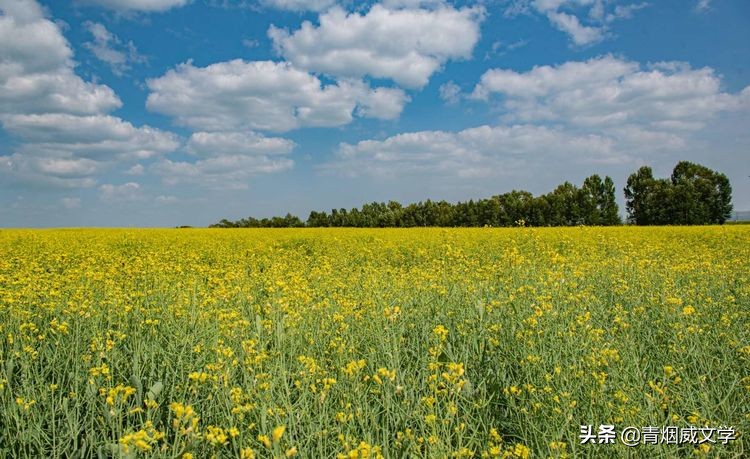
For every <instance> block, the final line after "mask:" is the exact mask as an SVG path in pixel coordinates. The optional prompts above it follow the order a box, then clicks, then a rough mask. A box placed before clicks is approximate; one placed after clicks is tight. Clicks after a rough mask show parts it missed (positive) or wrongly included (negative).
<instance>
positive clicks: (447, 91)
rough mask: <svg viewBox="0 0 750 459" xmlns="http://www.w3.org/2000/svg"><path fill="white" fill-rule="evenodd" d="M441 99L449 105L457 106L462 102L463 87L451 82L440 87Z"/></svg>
mask: <svg viewBox="0 0 750 459" xmlns="http://www.w3.org/2000/svg"><path fill="white" fill-rule="evenodd" d="M439 91H440V98H441V99H443V101H445V103H447V104H451V105H452V104H457V103H458V101H459V100H461V87H460V86H458V85H457V84H456V83H454V82H452V81H449V82H447V83H444V84H442V85H440V89H439Z"/></svg>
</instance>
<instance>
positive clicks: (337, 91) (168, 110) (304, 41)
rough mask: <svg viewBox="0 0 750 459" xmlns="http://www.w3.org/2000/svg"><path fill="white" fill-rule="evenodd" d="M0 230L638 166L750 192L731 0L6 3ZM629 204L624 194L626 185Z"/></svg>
mask: <svg viewBox="0 0 750 459" xmlns="http://www.w3.org/2000/svg"><path fill="white" fill-rule="evenodd" d="M0 14H1V15H0V126H2V128H1V129H0V227H14V226H21V227H49V226H176V225H184V224H186V225H196V226H204V225H207V224H209V223H212V222H215V221H218V220H219V219H221V218H230V219H236V218H241V217H245V216H250V215H252V216H258V217H263V216H270V215H275V214H284V213H286V212H292V213H296V214H298V215H300V216H301V217H302V218H305V217H306V216H307V214H308V213H309V211H310V210H329V209H331V208H334V207H335V208H341V207H346V208H351V207H354V206H360V205H361V204H363V203H365V202H371V201H388V200H391V199H394V200H398V201H401V202H403V203H407V202H413V201H418V200H425V199H428V198H430V199H447V200H450V201H457V200H466V199H470V198H482V197H488V196H492V195H495V194H500V193H503V192H507V191H510V190H512V189H525V190H529V191H531V192H533V193H535V194H537V193H544V192H548V191H551V190H552V189H553V188H554V187H555V186H556V185H558V184H560V183H562V182H564V181H571V182H573V183H577V184H580V183H581V182H582V180H583V178H584V177H586V176H588V175H591V174H593V173H598V174H600V175H610V176H611V177H612V178H613V179H614V181H615V184H616V186H617V189H618V194H620V195H621V194H622V193H621V190H622V187H623V186H624V184H625V180H626V179H627V176H628V175H629V174H630V173H631V172H632V171H634V170H635V169H636V168H637V167H639V166H641V165H644V164H646V165H650V166H652V167H653V169H654V171H655V173H656V174H657V175H659V176H668V175H669V173H670V172H671V168H672V167H673V166H674V164H675V163H676V162H677V161H679V160H683V159H685V160H691V161H695V162H699V163H702V164H704V165H706V166H708V167H711V168H714V169H717V170H719V171H721V172H724V173H726V174H727V175H728V176H729V178H730V180H731V182H732V186H733V189H734V204H735V209H736V210H748V209H750V178H749V177H748V175H750V167H749V166H750V161H749V160H748V147H750V133H748V129H747V127H748V126H750V50H749V48H748V46H747V43H750V31H749V30H748V28H747V27H746V25H747V23H748V20H749V19H750V3H748V2H747V1H744V0H736V1H720V0H713V1H707V0H696V1H692V0H690V1H688V0H684V1H677V0H674V1H671V0H664V1H651V2H640V1H617V0H512V1H503V0H496V1H492V0H486V1H468V0H467V1H460V2H449V1H441V0H425V1H420V0H382V1H379V2H351V1H336V0H311V1H302V0H247V1H229V0H80V1H72V2H52V1H39V2H37V1H34V0H0ZM619 199H620V204H621V206H622V204H623V203H622V197H621V196H619Z"/></svg>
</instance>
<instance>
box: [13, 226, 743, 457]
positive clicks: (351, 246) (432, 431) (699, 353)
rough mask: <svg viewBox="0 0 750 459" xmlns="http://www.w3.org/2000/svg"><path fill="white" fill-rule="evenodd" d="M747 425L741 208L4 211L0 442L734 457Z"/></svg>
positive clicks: (198, 452)
mask: <svg viewBox="0 0 750 459" xmlns="http://www.w3.org/2000/svg"><path fill="white" fill-rule="evenodd" d="M582 425H584V426H586V425H591V426H593V429H594V430H593V432H594V434H596V433H597V427H598V426H600V425H614V426H615V427H616V429H618V432H619V431H620V429H622V428H623V427H625V426H637V427H639V428H642V427H645V426H651V427H657V428H659V429H661V428H663V427H666V426H675V427H677V428H680V429H685V428H690V427H696V428H698V429H700V428H707V427H711V428H716V429H719V428H725V429H726V428H729V427H731V428H732V429H734V431H735V432H736V435H735V437H736V438H734V439H732V440H731V441H725V442H722V441H715V440H716V439H717V438H716V437H714V438H713V440H714V441H715V442H710V441H705V442H703V443H699V442H695V443H691V442H689V441H680V442H678V444H673V443H664V442H663V443H661V444H657V445H652V444H646V445H640V446H637V447H628V446H626V445H624V444H622V443H621V442H620V441H619V438H618V439H617V441H616V442H615V443H614V444H612V443H608V442H605V443H602V444H599V443H594V444H592V443H591V442H587V443H585V444H582V443H581V441H582V436H581V432H582V431H581V426H582ZM749 434H750V226H744V227H743V226H725V227H692V228H633V227H621V228H566V229H536V228H514V229H487V228H477V229H393V230H391V229H386V230H356V229H335V230H328V229H292V230H49V231H25V230H3V231H0V457H9V458H10V457H19V458H41V457H75V458H78V457H81V458H116V457H121V458H135V457H155V458H210V457H217V458H223V457H232V458H234V457H238V458H253V457H258V458H271V457H274V458H284V457H304V458H379V457H385V458H412V457H430V458H433V457H435V458H453V457H455V458H489V457H502V458H532V457H533V458H537V457H539V458H548V457H551V458H564V457H570V458H572V457H613V458H616V457H644V458H646V457H648V458H651V457H665V458H668V457H693V456H695V455H702V456H706V457H722V458H723V457H736V458H741V457H750V441H749V440H748V435H749ZM698 438H700V435H699V436H698ZM723 443H726V444H723Z"/></svg>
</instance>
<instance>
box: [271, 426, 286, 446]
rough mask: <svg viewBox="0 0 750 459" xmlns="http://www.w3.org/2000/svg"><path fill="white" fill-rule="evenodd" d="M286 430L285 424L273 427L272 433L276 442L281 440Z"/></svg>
mask: <svg viewBox="0 0 750 459" xmlns="http://www.w3.org/2000/svg"><path fill="white" fill-rule="evenodd" d="M285 430H286V427H285V426H276V428H274V429H273V432H272V433H271V438H273V442H274V443H278V442H279V440H281V437H282V436H283V435H284V431H285Z"/></svg>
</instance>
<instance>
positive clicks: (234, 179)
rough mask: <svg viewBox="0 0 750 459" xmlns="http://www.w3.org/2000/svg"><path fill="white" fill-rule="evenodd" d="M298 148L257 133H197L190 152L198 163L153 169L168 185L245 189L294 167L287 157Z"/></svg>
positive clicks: (169, 163) (170, 163)
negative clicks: (253, 181)
mask: <svg viewBox="0 0 750 459" xmlns="http://www.w3.org/2000/svg"><path fill="white" fill-rule="evenodd" d="M295 146H296V145H295V143H294V142H292V141H291V140H288V139H284V138H281V137H265V136H263V135H261V134H258V133H255V132H227V131H222V132H196V133H193V134H192V135H191V136H190V139H189V140H188V142H187V145H186V151H187V152H188V153H190V154H192V155H195V156H198V157H199V159H198V160H196V161H171V160H162V161H160V162H157V163H156V164H154V165H153V166H152V169H153V171H154V172H155V173H156V174H157V175H160V176H161V177H162V180H163V182H164V183H165V184H167V185H178V184H191V185H200V186H206V187H209V188H228V189H244V188H247V186H248V182H249V181H250V180H251V179H252V178H253V177H255V176H257V175H259V174H268V173H274V172H280V171H284V170H288V169H290V168H292V167H293V165H294V161H292V160H291V159H289V158H288V157H287V156H288V155H289V154H290V153H291V152H292V150H293V149H294V148H295Z"/></svg>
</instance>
